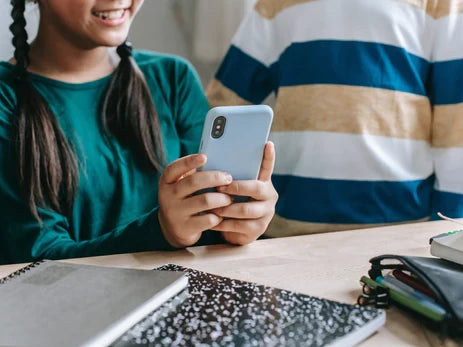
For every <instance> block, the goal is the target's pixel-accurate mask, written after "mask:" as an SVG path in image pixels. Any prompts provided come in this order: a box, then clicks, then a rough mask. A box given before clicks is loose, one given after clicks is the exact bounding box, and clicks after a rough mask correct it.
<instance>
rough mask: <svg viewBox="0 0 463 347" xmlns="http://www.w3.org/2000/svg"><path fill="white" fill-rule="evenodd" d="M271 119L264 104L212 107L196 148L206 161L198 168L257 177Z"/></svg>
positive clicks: (236, 175) (268, 110) (245, 176)
mask: <svg viewBox="0 0 463 347" xmlns="http://www.w3.org/2000/svg"><path fill="white" fill-rule="evenodd" d="M272 120H273V111H272V109H271V108H270V107H268V106H265V105H256V106H224V107H215V108H213V109H211V110H210V111H209V112H208V114H207V116H206V119H205V121H204V127H203V133H202V138H201V145H200V148H199V152H200V153H203V154H205V155H206V156H207V163H206V164H205V165H204V166H203V167H202V168H201V169H200V170H202V171H207V170H219V171H223V172H227V173H229V174H231V175H232V177H233V180H255V179H257V178H258V175H259V170H260V166H261V163H262V158H263V154H264V148H265V144H266V143H267V140H268V136H269V133H270V128H271V125H272Z"/></svg>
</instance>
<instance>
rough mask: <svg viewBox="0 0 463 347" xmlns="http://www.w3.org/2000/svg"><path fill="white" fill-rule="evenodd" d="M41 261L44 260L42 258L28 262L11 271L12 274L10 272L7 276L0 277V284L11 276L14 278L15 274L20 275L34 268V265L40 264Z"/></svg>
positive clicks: (10, 278)
mask: <svg viewBox="0 0 463 347" xmlns="http://www.w3.org/2000/svg"><path fill="white" fill-rule="evenodd" d="M43 262H44V260H40V261H36V262H34V263H32V264H29V265H27V266H25V267H23V268H21V269H19V270H17V271H15V272H13V273H12V274H10V275H8V276H6V277H4V278H0V285H2V284H5V283H6V282H8V281H9V280H12V279H13V278H15V277H17V276H20V275H21V274H23V273H25V272H27V271H29V270H30V269H33V268H35V267H36V266H38V265H40V264H42V263H43Z"/></svg>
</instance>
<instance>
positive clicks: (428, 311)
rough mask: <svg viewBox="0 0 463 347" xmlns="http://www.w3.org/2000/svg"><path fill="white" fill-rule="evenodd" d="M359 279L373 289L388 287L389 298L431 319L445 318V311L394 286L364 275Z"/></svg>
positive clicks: (439, 320)
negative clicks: (438, 309) (437, 309)
mask: <svg viewBox="0 0 463 347" xmlns="http://www.w3.org/2000/svg"><path fill="white" fill-rule="evenodd" d="M360 281H361V282H362V283H364V284H366V285H367V286H368V287H370V288H373V289H376V288H377V287H382V288H387V289H389V295H390V297H391V300H393V301H395V302H397V303H399V304H401V305H404V306H406V307H408V308H410V309H412V310H413V311H416V312H418V313H420V314H422V315H423V316H425V317H427V318H429V319H431V320H433V321H436V322H442V321H443V320H444V319H445V313H442V312H438V311H436V310H435V309H434V308H433V307H430V306H428V305H425V304H424V303H423V302H421V301H419V300H416V299H415V298H413V297H411V296H410V295H408V294H405V293H401V292H399V291H397V290H395V289H394V288H390V287H388V286H385V285H383V284H380V283H378V282H376V281H374V280H372V279H371V278H369V277H366V276H362V278H361V280H360Z"/></svg>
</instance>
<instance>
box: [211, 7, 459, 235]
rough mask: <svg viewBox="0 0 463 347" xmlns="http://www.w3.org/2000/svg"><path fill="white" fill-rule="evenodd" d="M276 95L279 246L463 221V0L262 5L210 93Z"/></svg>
mask: <svg viewBox="0 0 463 347" xmlns="http://www.w3.org/2000/svg"><path fill="white" fill-rule="evenodd" d="M272 93H273V94H275V96H276V100H275V119H274V124H273V129H272V135H271V137H272V140H273V141H274V143H275V146H276V150H277V163H276V167H275V173H274V176H273V182H274V185H275V187H276V188H277V191H278V193H279V195H280V199H279V202H278V204H277V208H276V212H277V215H276V216H275V218H274V220H273V222H272V223H271V226H270V227H269V229H268V230H267V233H266V235H267V236H270V237H277V236H289V235H298V234H307V233H317V232H325V231H335V230H347V229H353V228H362V227H372V226H378V225H384V224H389V223H401V222H410V221H420V220H427V219H429V218H435V216H436V212H437V211H441V212H443V213H444V214H447V215H449V216H451V217H463V1H462V0H427V1H411V0H376V1H371V0H350V1H344V0H285V1H280V0H259V1H257V2H256V5H255V7H254V10H253V11H251V12H250V13H249V14H248V16H247V17H246V18H245V20H244V21H243V23H242V25H241V26H240V28H239V30H238V32H237V34H236V36H235V38H234V39H233V42H232V45H231V47H230V49H229V51H228V52H227V54H226V56H225V58H224V60H223V62H222V64H221V66H220V67H219V69H218V71H217V74H216V77H215V79H214V80H213V81H212V82H211V84H210V85H209V88H208V90H207V95H208V98H209V102H210V104H211V106H217V105H232V104H248V103H251V104H259V103H262V102H264V100H266V98H267V97H268V96H269V95H270V94H272Z"/></svg>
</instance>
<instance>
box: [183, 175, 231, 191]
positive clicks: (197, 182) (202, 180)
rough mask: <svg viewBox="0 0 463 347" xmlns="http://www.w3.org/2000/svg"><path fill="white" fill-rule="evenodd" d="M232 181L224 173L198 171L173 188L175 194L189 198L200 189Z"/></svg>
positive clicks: (229, 176)
mask: <svg viewBox="0 0 463 347" xmlns="http://www.w3.org/2000/svg"><path fill="white" fill-rule="evenodd" d="M232 181H233V178H232V176H231V175H230V174H228V173H226V172H221V171H200V172H196V173H194V174H192V175H190V176H188V177H185V178H184V179H182V180H181V181H179V182H178V183H177V185H176V187H175V190H176V191H175V194H178V196H189V195H191V194H193V193H195V192H197V191H199V190H202V189H207V188H215V187H218V186H222V185H228V184H230V183H231V182H232Z"/></svg>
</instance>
